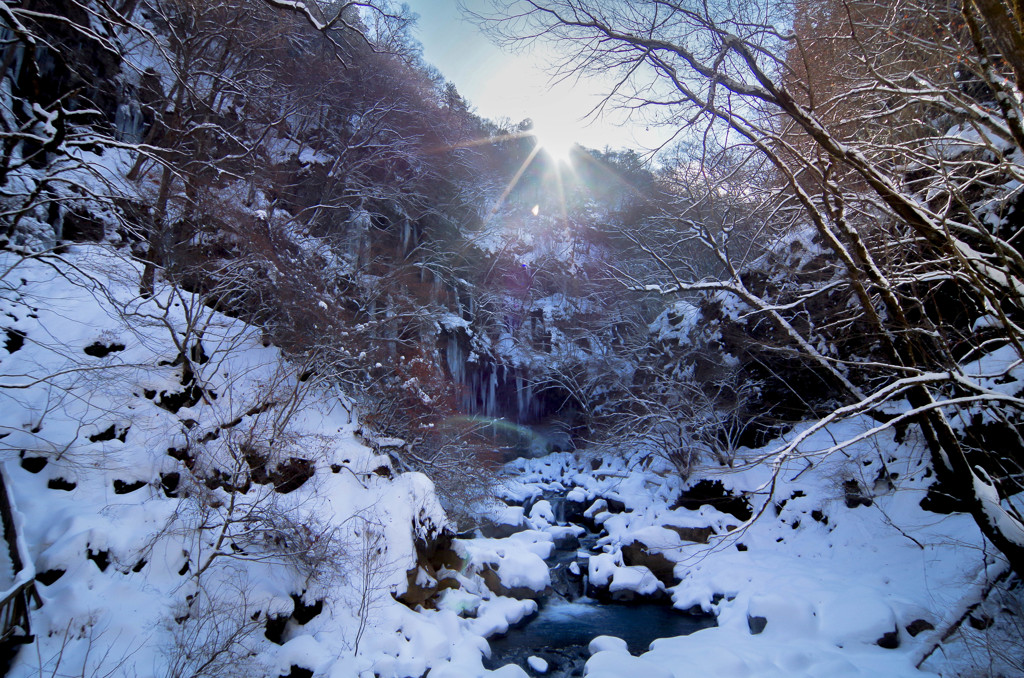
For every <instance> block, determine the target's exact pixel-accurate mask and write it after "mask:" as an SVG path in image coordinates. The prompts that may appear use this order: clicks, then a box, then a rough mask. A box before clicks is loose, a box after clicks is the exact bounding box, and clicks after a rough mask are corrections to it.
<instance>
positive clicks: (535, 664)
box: [526, 657, 548, 673]
mask: <svg viewBox="0 0 1024 678" xmlns="http://www.w3.org/2000/svg"><path fill="white" fill-rule="evenodd" d="M526 663H527V664H529V665H530V668H531V669H533V670H534V671H536V672H537V673H547V672H548V663H547V662H546V661H544V659H542V658H541V657H527V658H526Z"/></svg>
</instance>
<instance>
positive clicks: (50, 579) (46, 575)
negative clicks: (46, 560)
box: [36, 568, 65, 586]
mask: <svg viewBox="0 0 1024 678" xmlns="http://www.w3.org/2000/svg"><path fill="white" fill-rule="evenodd" d="M64 572H65V570H60V569H56V568H54V569H49V570H47V571H46V572H38V573H36V581H37V582H39V583H40V584H42V585H44V586H50V585H51V584H53V583H54V582H55V581H57V580H58V579H60V578H61V577H63V576H64Z"/></svg>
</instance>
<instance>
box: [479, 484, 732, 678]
mask: <svg viewBox="0 0 1024 678" xmlns="http://www.w3.org/2000/svg"><path fill="white" fill-rule="evenodd" d="M545 499H547V500H549V501H551V503H552V504H553V506H554V508H555V514H556V516H557V518H558V521H557V522H558V524H559V525H565V524H567V523H566V522H565V521H564V518H563V516H564V508H563V506H562V503H563V497H561V496H554V497H552V496H547V497H545ZM568 524H570V525H571V524H573V523H568ZM597 539H598V535H597V534H595V533H594V532H589V531H588V532H587V533H586V534H584V535H581V536H580V538H579V540H578V543H573V544H572V545H569V544H567V545H566V547H564V548H556V549H555V550H554V551H552V553H551V555H550V556H549V557H548V559H547V563H548V567H549V568H550V570H551V579H552V586H553V589H554V593H552V594H551V595H548V596H546V597H544V598H542V599H541V600H539V601H538V602H539V603H540V609H539V610H538V612H537V613H536V614H534V615H533V616H532V617H530V618H528V619H527V620H525V621H523V622H521V623H520V624H518V625H516V626H514V627H512V628H511V629H509V631H508V633H505V634H503V635H500V636H494V637H491V638H490V639H489V640H488V642H489V644H490V647H491V656H490V658H489V659H487V660H485V661H484V664H485V666H487V667H488V668H490V669H496V668H499V667H501V666H505V665H506V664H517V665H518V666H520V667H521V668H523V669H524V670H526V672H527V673H528V674H530V675H537V674H536V672H535V671H533V670H532V669H531V668H530V667H529V665H528V664H527V658H529V657H531V656H536V657H540V658H542V659H544V660H545V661H547V663H548V671H547V672H546V673H545V674H544V675H545V676H550V677H552V678H569V677H573V678H575V677H577V676H583V670H584V665H585V664H586V662H587V659H588V658H589V657H590V652H589V647H588V646H589V644H590V641H591V640H593V639H594V638H596V637H597V636H615V637H616V638H621V639H622V640H624V641H625V642H626V645H627V647H628V648H629V651H630V653H631V654H634V655H638V654H642V653H643V652H646V651H647V650H648V649H649V647H650V644H651V643H652V642H653V641H655V640H657V639H658V638H669V637H673V636H684V635H688V634H690V633H693V632H694V631H698V630H700V629H703V628H708V627H711V626H715V625H716V620H715V617H714V615H711V614H707V615H700V614H698V615H694V614H689V613H686V612H681V611H679V610H677V609H675V608H673V607H672V606H671V604H668V603H639V602H633V603H621V602H608V601H603V600H596V599H594V598H590V597H587V596H585V595H583V593H584V592H585V591H586V579H585V573H586V571H587V566H586V560H587V558H589V556H590V554H591V553H593V549H594V544H595V542H596V541H597ZM573 562H575V563H576V564H577V566H578V571H579V572H580V576H572V575H570V574H569V573H568V569H569V567H570V565H571V564H572V563H573Z"/></svg>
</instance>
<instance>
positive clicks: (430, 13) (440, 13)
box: [404, 0, 661, 149]
mask: <svg viewBox="0 0 1024 678" xmlns="http://www.w3.org/2000/svg"><path fill="white" fill-rule="evenodd" d="M404 2H405V4H407V5H408V6H409V8H410V9H411V10H412V11H413V12H415V13H416V14H418V15H419V16H420V19H419V21H418V26H417V28H416V30H415V34H416V37H417V38H418V39H419V41H420V42H421V43H423V56H424V58H425V59H426V60H427V61H428V62H429V63H431V64H433V65H434V66H435V67H436V68H437V69H438V70H439V71H441V73H442V74H443V75H444V76H445V78H446V79H447V80H449V81H451V82H453V83H455V86H456V87H457V88H458V89H459V92H461V93H462V95H463V96H464V97H465V98H466V99H467V100H469V102H470V103H471V104H472V105H473V106H474V107H475V109H476V111H477V113H478V114H480V115H482V116H484V117H487V118H492V119H497V118H501V117H508V118H511V119H512V120H513V121H516V122H518V121H519V120H522V119H523V118H533V119H534V120H536V121H537V122H538V123H542V124H544V125H545V126H547V127H549V128H550V127H553V128H555V129H558V130H560V131H563V133H564V134H565V135H567V136H572V137H574V139H573V140H574V141H578V142H579V143H581V144H583V145H584V146H588V147H591V148H598V149H601V148H604V147H605V146H606V145H608V146H611V147H613V148H622V147H632V148H636V147H639V146H642V145H644V144H645V143H646V144H649V145H653V144H655V143H657V139H658V137H659V136H661V135H660V134H659V135H652V134H651V133H649V132H645V130H643V129H638V128H636V127H634V126H628V127H623V126H621V125H616V124H614V123H613V122H612V121H611V120H608V119H605V120H601V119H599V120H597V121H595V122H592V123H591V124H589V125H587V124H586V123H585V122H581V121H579V120H580V119H581V118H583V117H584V116H586V115H587V113H588V112H589V111H590V110H591V109H592V108H593V107H594V106H595V105H596V104H597V103H598V101H599V100H600V94H601V92H602V89H601V86H602V83H599V82H594V81H584V82H575V83H574V82H562V83H558V84H555V85H553V86H551V85H550V84H549V83H550V76H549V75H548V74H547V73H546V72H545V70H544V69H545V67H546V66H547V62H548V61H549V60H550V58H547V59H546V58H545V57H544V54H543V51H542V50H539V49H535V50H533V51H532V52H530V53H524V54H512V53H509V52H505V51H502V50H501V49H499V48H498V47H496V46H495V45H493V44H492V43H491V42H490V40H489V39H488V38H487V37H486V36H485V35H483V34H482V33H481V32H480V30H479V29H478V28H477V27H476V26H475V25H474V24H473V23H472V22H471V21H469V20H468V19H467V18H466V17H465V16H463V14H462V13H461V12H460V10H459V7H458V3H457V0H404ZM464 4H465V5H468V6H469V7H471V8H472V9H474V10H477V11H480V12H487V11H489V10H490V3H489V2H488V0H465V2H464ZM606 86H607V85H606ZM638 137H639V139H638Z"/></svg>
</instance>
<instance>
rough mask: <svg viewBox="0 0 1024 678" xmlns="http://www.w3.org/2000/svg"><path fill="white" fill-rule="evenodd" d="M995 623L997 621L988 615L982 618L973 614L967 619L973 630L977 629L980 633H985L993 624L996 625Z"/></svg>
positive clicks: (983, 615)
mask: <svg viewBox="0 0 1024 678" xmlns="http://www.w3.org/2000/svg"><path fill="white" fill-rule="evenodd" d="M995 621H996V620H995V619H993V618H992V617H990V616H989V615H987V614H982V615H980V616H977V615H973V614H972V615H971V616H969V617H968V618H967V623H968V624H970V625H971V628H972V629H977V630H979V631H984V630H985V629H987V628H989V627H990V626H992V624H994V623H995Z"/></svg>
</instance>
